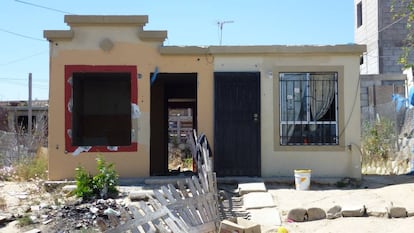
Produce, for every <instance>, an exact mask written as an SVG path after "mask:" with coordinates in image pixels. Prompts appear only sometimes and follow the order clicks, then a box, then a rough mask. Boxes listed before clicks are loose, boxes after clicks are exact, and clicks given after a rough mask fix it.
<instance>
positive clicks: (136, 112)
mask: <svg viewBox="0 0 414 233" xmlns="http://www.w3.org/2000/svg"><path fill="white" fill-rule="evenodd" d="M140 116H141V111H140V109H139V106H138V105H137V104H134V103H131V118H132V119H138V118H139V117H140Z"/></svg>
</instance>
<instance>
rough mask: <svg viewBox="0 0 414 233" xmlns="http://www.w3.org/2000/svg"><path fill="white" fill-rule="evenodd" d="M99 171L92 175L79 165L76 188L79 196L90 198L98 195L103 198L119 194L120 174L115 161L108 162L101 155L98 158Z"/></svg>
mask: <svg viewBox="0 0 414 233" xmlns="http://www.w3.org/2000/svg"><path fill="white" fill-rule="evenodd" d="M96 163H97V170H98V173H97V174H96V175H95V176H92V175H91V174H90V173H88V172H87V171H86V170H85V168H83V167H77V168H76V170H75V172H76V174H75V180H76V189H75V191H74V192H75V194H76V196H78V197H83V198H89V197H93V196H98V197H101V198H107V197H115V196H117V195H118V189H117V188H116V186H117V185H118V177H119V176H118V174H117V172H116V171H115V168H114V165H113V163H109V164H108V163H107V162H106V161H105V160H104V159H103V158H102V157H101V156H98V158H97V159H96Z"/></svg>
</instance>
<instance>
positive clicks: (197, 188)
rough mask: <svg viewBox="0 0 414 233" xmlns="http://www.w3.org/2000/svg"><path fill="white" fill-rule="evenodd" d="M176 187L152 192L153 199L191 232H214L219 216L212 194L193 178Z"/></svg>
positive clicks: (166, 187) (165, 187)
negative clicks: (183, 223)
mask: <svg viewBox="0 0 414 233" xmlns="http://www.w3.org/2000/svg"><path fill="white" fill-rule="evenodd" d="M177 185H178V189H176V188H175V187H174V186H173V185H171V184H169V185H168V186H163V187H161V189H160V190H154V195H155V198H156V199H157V200H158V201H159V202H160V203H161V205H165V206H167V207H168V209H170V210H171V211H172V213H173V214H174V215H175V216H176V217H177V218H180V219H182V220H183V221H184V222H185V223H186V224H188V227H189V228H190V229H191V231H194V232H216V230H217V225H218V221H219V216H218V214H217V212H216V209H215V207H216V205H217V204H216V200H215V197H214V194H213V193H211V192H208V191H206V189H203V187H202V185H201V184H200V181H199V179H198V178H197V177H195V176H193V177H192V178H191V179H190V178H187V179H186V180H185V182H178V184H177Z"/></svg>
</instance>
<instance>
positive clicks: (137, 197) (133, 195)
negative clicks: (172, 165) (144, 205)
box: [128, 190, 153, 201]
mask: <svg viewBox="0 0 414 233" xmlns="http://www.w3.org/2000/svg"><path fill="white" fill-rule="evenodd" d="M128 196H129V199H130V200H131V201H148V199H149V196H153V191H152V190H151V191H146V190H142V191H134V192H130V193H129V195H128Z"/></svg>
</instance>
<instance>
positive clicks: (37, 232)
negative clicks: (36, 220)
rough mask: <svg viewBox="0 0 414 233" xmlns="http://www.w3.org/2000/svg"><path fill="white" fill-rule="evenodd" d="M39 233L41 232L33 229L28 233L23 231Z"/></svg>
mask: <svg viewBox="0 0 414 233" xmlns="http://www.w3.org/2000/svg"><path fill="white" fill-rule="evenodd" d="M40 232H42V231H41V230H39V229H37V228H35V229H32V230H30V231H25V232H24V233H40Z"/></svg>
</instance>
